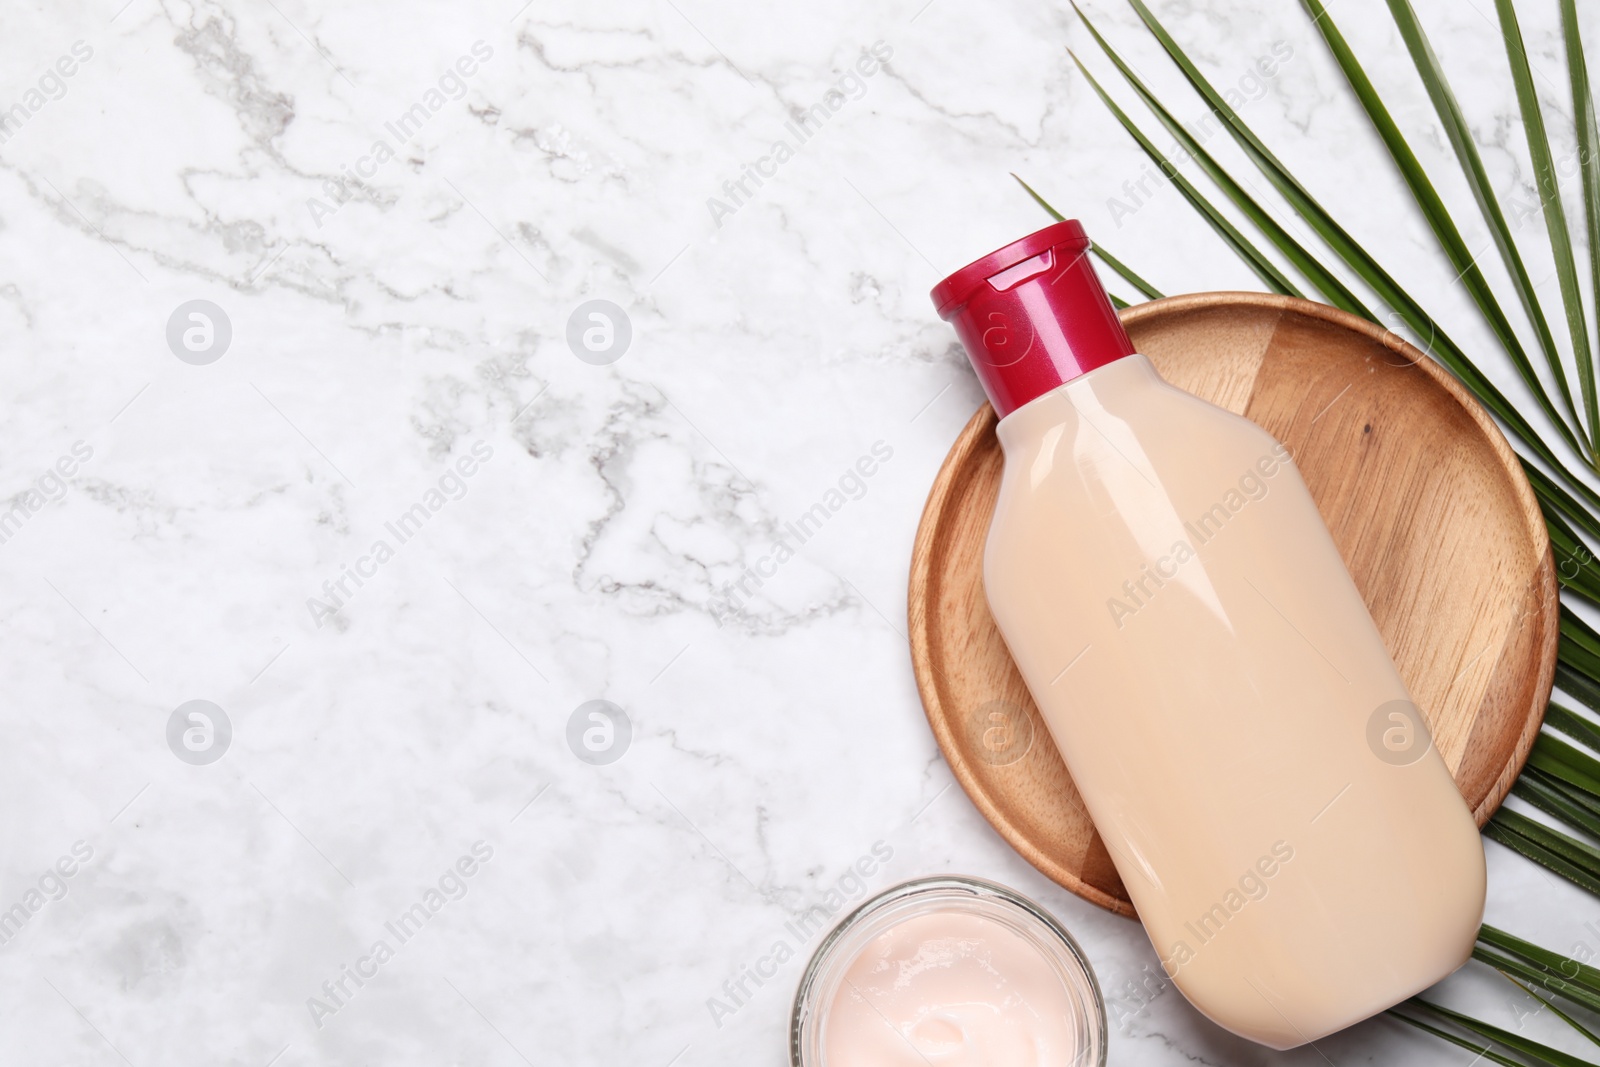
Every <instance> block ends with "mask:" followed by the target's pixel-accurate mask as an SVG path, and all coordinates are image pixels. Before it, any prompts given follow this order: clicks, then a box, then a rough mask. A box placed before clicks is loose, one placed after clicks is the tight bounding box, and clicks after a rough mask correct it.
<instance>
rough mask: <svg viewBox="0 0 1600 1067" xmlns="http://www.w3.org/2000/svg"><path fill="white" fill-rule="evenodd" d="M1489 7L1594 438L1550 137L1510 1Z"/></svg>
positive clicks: (1585, 344)
mask: <svg viewBox="0 0 1600 1067" xmlns="http://www.w3.org/2000/svg"><path fill="white" fill-rule="evenodd" d="M1494 6H1495V10H1496V12H1497V13H1498V14H1499V16H1500V32H1501V35H1502V36H1503V37H1505V40H1506V57H1507V58H1508V59H1509V60H1510V61H1511V81H1512V83H1513V84H1514V85H1515V86H1516V89H1517V106H1518V107H1519V108H1521V110H1522V128H1523V131H1524V133H1525V134H1526V136H1527V141H1528V155H1529V156H1530V157H1531V158H1532V159H1533V173H1534V178H1535V179H1536V184H1537V187H1538V190H1539V204H1540V206H1541V207H1543V209H1544V224H1545V229H1546V230H1547V231H1548V232H1549V234H1550V250H1551V252H1552V254H1553V255H1554V256H1555V261H1556V279H1557V281H1558V282H1559V283H1560V285H1561V303H1562V305H1563V306H1564V307H1565V308H1566V312H1567V331H1568V332H1569V333H1570V334H1571V336H1572V351H1573V354H1574V356H1576V357H1577V361H1578V375H1579V379H1580V381H1581V382H1582V384H1583V388H1584V398H1583V402H1584V406H1585V408H1586V409H1587V410H1588V411H1589V417H1590V420H1591V424H1590V435H1591V437H1595V436H1600V430H1597V429H1596V428H1595V426H1594V424H1593V419H1594V409H1595V395H1594V393H1595V384H1594V360H1593V359H1592V358H1591V357H1590V355H1589V327H1588V325H1587V324H1586V323H1585V322H1584V318H1583V297H1582V296H1580V295H1579V293H1578V268H1577V265H1576V263H1575V262H1574V261H1573V258H1572V237H1571V235H1570V234H1569V233H1568V232H1567V214H1566V211H1565V210H1564V209H1563V208H1562V206H1561V188H1560V186H1559V185H1557V184H1556V167H1555V161H1554V160H1553V159H1552V158H1551V155H1550V138H1549V137H1548V136H1547V135H1546V134H1545V129H1544V114H1543V113H1542V112H1541V111H1540V110H1539V94H1538V92H1537V90H1535V89H1534V87H1533V71H1532V70H1530V69H1529V67H1528V52H1527V49H1526V48H1525V47H1524V45H1523V43H1522V27H1521V26H1520V25H1519V24H1518V23H1517V12H1516V9H1515V8H1513V7H1512V6H1511V0H1495V4H1494ZM1574 31H1576V27H1574ZM1597 443H1600V442H1597Z"/></svg>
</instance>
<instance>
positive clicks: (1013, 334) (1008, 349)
mask: <svg viewBox="0 0 1600 1067" xmlns="http://www.w3.org/2000/svg"><path fill="white" fill-rule="evenodd" d="M1089 248H1090V244H1089V238H1088V237H1087V236H1085V234H1084V232H1083V227H1082V226H1081V225H1080V224H1079V223H1078V222H1077V221H1076V220H1071V219H1069V220H1068V221H1066V222H1058V223H1056V224H1055V225H1053V226H1046V227H1045V228H1044V229H1042V230H1039V231H1038V232H1036V233H1031V234H1029V235H1028V236H1026V237H1024V238H1022V240H1020V241H1013V242H1012V243H1010V244H1008V245H1006V246H1005V247H1004V248H1002V249H1000V250H999V251H997V252H991V253H989V254H988V255H987V256H984V257H983V258H982V259H980V260H978V261H977V262H975V263H969V264H968V265H967V266H965V267H962V268H961V269H960V270H958V271H956V272H955V273H954V274H952V275H950V277H948V278H946V279H945V280H944V281H942V282H940V283H939V284H938V285H936V286H934V288H933V303H934V306H935V307H937V308H938V309H939V317H940V318H942V319H944V320H945V321H947V322H949V323H951V324H952V325H954V326H955V328H956V334H957V336H959V337H960V338H961V343H962V344H963V345H965V346H966V349H967V359H968V360H970V361H971V363H972V368H973V370H975V371H977V372H978V380H979V381H980V382H982V383H983V391H984V392H985V393H987V394H989V402H990V403H991V404H993V405H994V410H995V414H997V415H999V416H1000V417H1001V418H1002V419H1003V418H1005V417H1006V416H1007V415H1009V414H1011V413H1012V412H1013V411H1015V410H1017V409H1018V408H1020V407H1021V406H1022V405H1024V404H1026V403H1027V402H1028V401H1030V400H1034V399H1037V398H1038V397H1041V396H1043V395H1044V394H1045V393H1048V392H1049V391H1050V390H1052V389H1054V388H1056V387H1057V386H1058V385H1061V384H1063V383H1065V382H1069V381H1071V380H1072V379H1073V378H1076V377H1077V376H1078V375H1080V374H1084V373H1087V372H1088V371H1092V370H1094V369H1095V368H1096V367H1103V366H1105V365H1106V364H1107V363H1110V362H1112V361H1114V360H1118V359H1121V358H1122V357H1123V356H1128V355H1132V354H1133V344H1132V343H1131V342H1130V341H1129V340H1128V335H1127V333H1126V332H1125V331H1124V330H1123V329H1122V323H1121V322H1120V321H1119V320H1118V319H1117V311H1116V309H1115V308H1114V307H1112V306H1111V298H1110V297H1108V296H1106V291H1105V287H1104V286H1102V285H1101V284H1100V279H1099V278H1097V277H1096V276H1095V273H1094V267H1093V266H1092V265H1091V264H1090V263H1089Z"/></svg>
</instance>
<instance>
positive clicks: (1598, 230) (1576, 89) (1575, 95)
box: [1561, 0, 1600, 316]
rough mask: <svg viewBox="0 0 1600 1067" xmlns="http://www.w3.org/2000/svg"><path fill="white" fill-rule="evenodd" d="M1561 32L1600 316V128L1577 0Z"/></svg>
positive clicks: (1568, 1)
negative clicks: (1590, 89)
mask: <svg viewBox="0 0 1600 1067" xmlns="http://www.w3.org/2000/svg"><path fill="white" fill-rule="evenodd" d="M1561 36H1562V38H1563V39H1564V40H1565V41H1566V45H1567V75H1568V78H1569V79H1570V80H1571V82H1572V115H1573V124H1574V126H1576V128H1577V140H1578V165H1579V170H1580V173H1581V174H1582V176H1583V209H1584V211H1583V213H1584V217H1585V218H1586V219H1587V220H1588V224H1589V282H1590V284H1591V285H1592V286H1593V287H1594V309H1595V314H1596V315H1597V316H1600V129H1597V127H1596V123H1595V113H1594V94H1592V93H1591V92H1590V91H1589V67H1588V64H1587V63H1586V62H1585V61H1584V58H1583V38H1582V37H1581V36H1580V35H1579V32H1578V8H1577V3H1576V0H1561Z"/></svg>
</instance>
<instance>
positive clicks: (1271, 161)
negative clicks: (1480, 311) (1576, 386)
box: [1128, 0, 1600, 506]
mask: <svg viewBox="0 0 1600 1067" xmlns="http://www.w3.org/2000/svg"><path fill="white" fill-rule="evenodd" d="M1128 2H1129V4H1130V5H1132V7H1133V9H1134V10H1135V11H1136V12H1137V13H1138V14H1139V17H1140V18H1141V19H1142V20H1143V21H1144V24H1145V26H1146V27H1147V28H1148V29H1149V30H1150V32H1151V33H1152V34H1153V35H1154V36H1155V38H1156V40H1157V41H1159V42H1160V43H1161V45H1162V47H1163V48H1164V49H1165V50H1166V52H1167V55H1168V57H1169V58H1171V59H1172V61H1173V62H1174V63H1175V64H1177V66H1178V69H1179V70H1181V71H1182V72H1183V74H1184V77H1185V78H1187V79H1188V81H1189V84H1190V86H1192V87H1193V88H1194V90H1195V91H1196V92H1198V93H1199V94H1200V95H1201V96H1202V97H1204V98H1205V100H1206V103H1207V104H1208V106H1209V107H1210V108H1211V111H1212V113H1213V114H1214V115H1216V116H1217V118H1219V119H1221V120H1222V123H1223V128H1224V129H1226V130H1227V131H1228V132H1229V134H1230V136H1232V137H1233V139H1234V141H1235V142H1236V143H1238V145H1239V146H1240V148H1242V149H1243V150H1244V151H1245V154H1246V155H1247V156H1248V157H1249V158H1250V159H1251V161H1252V162H1253V163H1254V164H1255V165H1256V167H1257V169H1258V170H1260V171H1261V173H1262V175H1263V176H1264V177H1265V178H1266V179H1267V180H1268V181H1269V182H1270V183H1272V185H1273V187H1274V188H1276V189H1277V190H1278V192H1279V193H1280V194H1281V195H1282V196H1283V197H1284V198H1285V199H1286V200H1288V201H1289V203H1290V206H1292V207H1293V208H1294V210H1295V211H1296V213H1298V214H1299V215H1300V216H1301V218H1303V219H1305V220H1306V222H1307V223H1308V224H1309V225H1310V226H1311V228H1312V229H1313V230H1315V231H1316V232H1317V235H1318V236H1319V237H1321V238H1322V240H1323V241H1324V242H1325V243H1326V244H1327V245H1328V247H1329V248H1331V249H1333V251H1334V252H1335V253H1336V254H1337V255H1338V256H1339V258H1340V259H1342V260H1343V261H1344V262H1345V264H1346V265H1347V266H1349V267H1350V269H1351V270H1353V271H1354V272H1355V273H1356V274H1357V275H1359V276H1360V277H1361V279H1362V281H1364V282H1366V283H1367V285H1369V286H1371V287H1372V289H1373V290H1374V291H1375V292H1376V293H1377V294H1378V296H1379V297H1380V298H1381V299H1382V300H1383V301H1384V303H1386V304H1388V305H1389V307H1391V308H1393V309H1394V311H1395V313H1396V314H1397V315H1399V316H1400V318H1401V320H1402V321H1403V322H1405V324H1406V326H1407V327H1408V328H1409V329H1410V330H1411V331H1412V332H1413V333H1414V334H1416V335H1417V336H1418V337H1419V338H1422V339H1423V340H1424V345H1425V347H1426V348H1427V349H1428V350H1429V351H1430V352H1431V353H1432V354H1433V355H1434V356H1435V357H1436V358H1437V359H1438V360H1439V362H1441V363H1443V364H1444V365H1445V366H1446V367H1448V368H1450V370H1451V371H1452V372H1453V373H1454V374H1455V375H1456V376H1457V377H1458V378H1460V379H1461V380H1462V381H1463V382H1464V383H1466V385H1467V387H1468V388H1469V389H1471V390H1472V392H1473V393H1474V395H1476V396H1477V397H1478V399H1479V401H1480V402H1482V403H1483V405H1484V406H1485V407H1487V408H1488V409H1489V410H1490V411H1491V412H1493V413H1494V415H1495V417H1496V418H1498V419H1499V420H1500V421H1501V423H1502V425H1504V426H1505V427H1506V428H1507V429H1508V430H1509V431H1510V432H1511V433H1512V435H1513V436H1515V437H1516V438H1517V439H1518V440H1520V441H1521V442H1522V443H1523V445H1524V446H1525V447H1526V448H1527V449H1528V450H1529V451H1531V452H1532V453H1533V454H1534V455H1535V456H1537V457H1538V458H1539V459H1541V460H1543V461H1544V462H1545V463H1546V464H1547V465H1548V466H1550V468H1551V469H1552V470H1554V471H1555V472H1556V473H1557V474H1559V475H1560V476H1561V478H1562V480H1563V481H1564V482H1565V483H1566V484H1567V486H1569V487H1570V488H1571V489H1572V490H1573V491H1575V492H1576V493H1577V494H1578V495H1579V496H1582V497H1583V498H1585V499H1586V500H1588V501H1589V502H1590V503H1592V504H1594V505H1596V506H1600V494H1597V493H1596V492H1595V491H1594V490H1592V489H1590V488H1589V487H1588V485H1586V484H1585V483H1584V482H1582V481H1580V480H1579V479H1578V478H1576V477H1575V476H1574V475H1573V474H1572V472H1571V471H1569V470H1567V469H1566V467H1565V466H1564V465H1563V464H1562V463H1561V461H1560V459H1558V458H1557V457H1556V455H1555V453H1554V452H1553V451H1552V450H1551V449H1550V447H1549V446H1548V445H1546V444H1545V442H1544V441H1543V439H1542V438H1541V437H1540V436H1539V434H1538V432H1537V431H1536V430H1534V428H1533V426H1532V425H1531V424H1529V422H1528V421H1527V419H1526V418H1524V417H1523V416H1522V414H1521V413H1520V412H1518V411H1517V410H1516V408H1515V407H1513V406H1512V404H1511V402H1510V401H1509V400H1507V399H1506V397H1505V396H1504V395H1503V394H1502V393H1501V392H1500V390H1499V389H1498V388H1496V387H1495V385H1494V384H1493V383H1492V382H1490V381H1489V379H1488V378H1487V377H1486V376H1485V375H1484V374H1483V372H1482V371H1481V370H1479V369H1478V367H1477V365H1476V364H1474V363H1473V362H1472V360H1471V359H1469V358H1468V357H1467V355H1466V353H1465V352H1464V351H1463V350H1462V349H1461V347H1460V346H1459V345H1457V344H1456V343H1455V342H1454V341H1453V340H1451V339H1450V337H1449V335H1448V334H1446V333H1445V331H1444V329H1443V327H1441V326H1440V325H1439V324H1438V323H1437V322H1436V321H1434V319H1433V318H1432V317H1431V316H1430V315H1429V314H1428V313H1427V312H1426V311H1425V310H1423V308H1422V306H1421V305H1420V304H1418V303H1417V302H1416V301H1415V300H1414V299H1412V297H1411V295H1410V294H1409V293H1407V292H1406V291H1405V290H1404V289H1403V288H1401V286H1400V285H1399V283H1398V282H1396V281H1395V280H1394V278H1393V277H1392V276H1390V274H1389V273H1388V272H1387V271H1385V270H1384V269H1383V267H1382V266H1381V265H1379V263H1378V262H1377V260H1375V259H1373V258H1372V257H1371V256H1370V255H1368V254H1367V252H1366V250H1365V249H1363V248H1362V247H1361V245H1360V244H1358V243H1357V242H1356V241H1355V239H1354V238H1353V237H1351V236H1350V234H1349V233H1348V232H1347V231H1346V230H1345V229H1344V228H1343V227H1342V226H1340V225H1339V223H1338V222H1337V221H1335V220H1334V218H1333V216H1332V215H1330V214H1329V213H1328V212H1327V211H1326V210H1325V209H1324V208H1323V207H1322V205H1321V204H1319V203H1317V201H1316V199H1315V198H1314V197H1312V196H1311V194H1310V193H1308V192H1307V191H1306V189H1305V187H1304V186H1302V185H1301V184H1300V182H1299V181H1298V180H1297V179H1296V178H1295V177H1294V176H1293V175H1292V174H1290V173H1289V171H1288V169H1287V168H1285V167H1284V165H1283V164H1282V163H1281V162H1279V161H1278V158H1277V157H1276V156H1274V155H1273V154H1272V152H1271V151H1269V150H1268V149H1267V147H1266V145H1264V144H1263V143H1262V142H1261V139H1260V138H1259V137H1257V136H1256V135H1255V134H1254V133H1253V132H1252V131H1251V130H1250V128H1249V127H1248V126H1246V125H1245V123H1244V121H1243V120H1242V119H1240V118H1239V116H1238V115H1237V114H1236V113H1235V112H1234V110H1233V108H1232V107H1230V106H1229V105H1228V103H1227V101H1226V100H1224V99H1223V97H1222V95H1221V94H1220V93H1218V92H1217V90H1216V89H1215V88H1214V87H1213V86H1212V85H1211V83H1210V82H1209V81H1207V80H1206V78H1205V75H1203V74H1201V73H1200V71H1199V69H1198V68H1197V67H1196V66H1195V65H1194V63H1193V62H1192V61H1191V60H1190V59H1189V57H1188V55H1187V54H1185V53H1184V51H1183V49H1182V48H1180V47H1179V46H1178V43H1177V42H1176V41H1174V40H1173V39H1172V36H1171V35H1170V34H1169V33H1167V31H1166V30H1165V28H1163V27H1162V25H1161V23H1160V22H1159V21H1158V20H1157V19H1156V17H1155V15H1153V14H1152V13H1151V12H1150V9H1149V8H1148V7H1146V6H1145V4H1144V0H1128ZM1534 395H1535V397H1536V398H1537V399H1538V400H1539V403H1540V406H1541V407H1542V408H1544V409H1546V411H1547V413H1550V416H1551V418H1552V421H1553V422H1554V424H1555V426H1556V427H1557V432H1558V433H1560V435H1561V437H1562V439H1563V440H1564V441H1566V442H1567V444H1568V445H1569V446H1570V447H1572V448H1573V450H1574V451H1576V452H1578V453H1579V454H1580V455H1586V452H1585V450H1584V448H1583V446H1582V445H1580V444H1579V443H1578V440H1577V438H1576V437H1575V436H1574V434H1573V431H1572V429H1571V427H1569V426H1568V425H1567V424H1566V422H1565V421H1564V420H1562V419H1560V418H1558V417H1556V416H1555V415H1554V414H1553V412H1554V410H1555V409H1554V408H1553V407H1552V406H1551V405H1550V401H1549V397H1548V396H1546V395H1545V393H1544V391H1543V390H1542V389H1537V388H1536V389H1535V390H1534Z"/></svg>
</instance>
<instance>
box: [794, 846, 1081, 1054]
mask: <svg viewBox="0 0 1600 1067" xmlns="http://www.w3.org/2000/svg"><path fill="white" fill-rule="evenodd" d="M941 912H944V913H950V912H954V913H958V914H965V915H971V916H976V917H979V918H982V919H987V920H989V921H991V922H994V923H996V924H998V925H999V926H1001V927H1003V928H1004V929H1006V930H1008V931H1010V932H1011V933H1013V934H1015V935H1017V936H1018V937H1020V938H1021V939H1022V941H1024V942H1025V943H1026V944H1027V945H1028V946H1029V947H1030V948H1032V949H1034V950H1035V951H1037V952H1038V954H1039V956H1040V957H1041V958H1042V959H1043V960H1044V961H1045V962H1046V963H1047V964H1048V966H1049V969H1050V970H1051V971H1053V972H1054V974H1055V975H1056V976H1057V977H1058V978H1059V979H1060V982H1061V996H1062V1001H1063V1003H1064V1004H1065V1005H1066V1007H1067V1012H1068V1017H1069V1018H1068V1022H1069V1024H1070V1027H1071V1029H1072V1032H1073V1034H1074V1036H1075V1038H1076V1044H1077V1050H1076V1056H1075V1057H1074V1058H1071V1059H1069V1060H1067V1061H1065V1062H1063V1063H1062V1064H1061V1065H1060V1067H1104V1064H1105V1062H1106V1017H1105V1002H1104V1000H1103V999H1102V997H1101V995H1100V986H1099V983H1097V982H1096V981H1095V977H1094V970H1093V968H1091V967H1090V966H1089V961H1088V960H1087V959H1086V958H1085V957H1084V954H1083V950H1082V949H1081V948H1079V947H1078V943H1077V942H1076V941H1074V940H1073V938H1072V935H1071V934H1069V933H1067V931H1066V929H1065V928H1064V927H1063V926H1062V925H1061V924H1060V923H1059V922H1057V921H1056V920H1055V919H1054V918H1053V917H1052V916H1051V915H1050V914H1049V913H1048V912H1046V911H1045V910H1044V909H1043V908H1042V907H1040V906H1039V905H1038V904H1035V903H1034V902H1033V901H1031V900H1029V899H1028V898H1027V897H1025V896H1023V895H1021V894H1020V893H1017V892H1015V891H1014V890H1011V889H1007V888H1006V887H1005V886H1002V885H997V884H995V883H994V882H988V881H984V880H982V879H979V878H968V877H964V876H960V875H940V876H936V877H931V878H919V879H916V880H914V881H910V882H905V883H903V884H901V885H897V886H894V887H893V888H891V889H886V890H884V891H883V892H882V893H879V894H878V895H877V896H875V897H872V898H871V899H869V900H867V901H866V902H864V903H863V904H862V905H861V906H860V907H858V908H857V909H856V910H855V911H853V912H851V913H850V914H849V915H847V916H845V917H844V919H842V920H840V922H839V925H837V926H835V927H834V928H833V930H832V931H830V932H829V934H828V936H827V937H825V938H823V940H822V943H821V944H820V945H818V946H817V951H816V952H815V953H814V954H813V955H812V957H811V962H810V963H809V964H808V965H807V966H806V970H805V973H804V974H803V975H802V976H801V978H800V988H799V989H798V990H797V991H796V993H795V998H794V1010H793V1013H792V1014H791V1016H790V1024H789V1062H790V1064H791V1065H792V1067H827V1059H826V1051H825V1050H826V1045H825V1040H826V1035H827V1027H828V1015H829V1009H830V1007H831V1006H832V1005H833V1003H834V999H835V997H836V996H837V995H838V992H839V988H840V986H841V984H842V983H843V982H844V980H845V976H846V974H847V973H848V972H849V970H850V968H851V965H852V964H854V963H855V961H856V959H857V957H858V956H859V955H860V954H861V952H862V950H863V949H864V948H866V946H867V945H868V944H869V943H871V942H872V940H873V939H874V938H876V937H878V936H879V935H881V934H883V933H885V932H887V931H889V930H891V929H892V928H894V927H896V926H898V925H900V924H901V923H904V922H906V921H907V920H910V919H913V918H918V917H921V916H926V915H932V914H936V913H941ZM1042 1067H1054V1065H1042Z"/></svg>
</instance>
